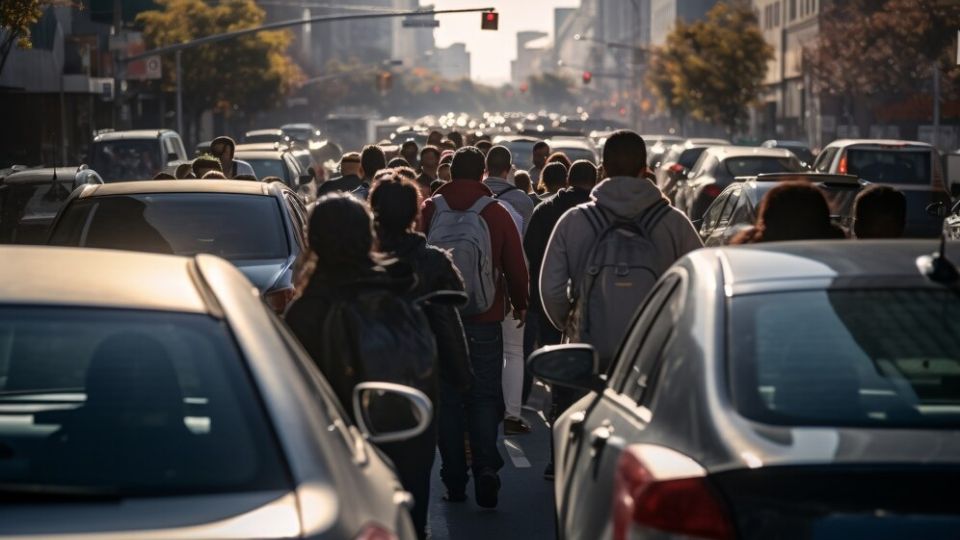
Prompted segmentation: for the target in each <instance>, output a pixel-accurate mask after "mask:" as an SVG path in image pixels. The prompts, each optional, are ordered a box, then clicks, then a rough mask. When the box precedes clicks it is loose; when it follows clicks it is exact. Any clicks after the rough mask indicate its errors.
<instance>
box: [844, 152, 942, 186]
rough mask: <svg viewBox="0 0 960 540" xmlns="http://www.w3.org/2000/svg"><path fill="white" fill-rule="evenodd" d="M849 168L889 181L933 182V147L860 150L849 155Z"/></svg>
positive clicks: (875, 179) (862, 175) (871, 178)
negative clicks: (920, 149) (903, 149)
mask: <svg viewBox="0 0 960 540" xmlns="http://www.w3.org/2000/svg"><path fill="white" fill-rule="evenodd" d="M845 157H846V159H847V172H848V173H849V174H853V175H856V176H859V177H860V178H863V179H864V180H867V181H868V182H880V183H886V184H917V185H930V183H931V178H932V177H931V175H930V161H931V160H930V152H929V151H905V152H904V151H896V150H858V149H855V148H851V149H850V150H847V153H846V155H845Z"/></svg>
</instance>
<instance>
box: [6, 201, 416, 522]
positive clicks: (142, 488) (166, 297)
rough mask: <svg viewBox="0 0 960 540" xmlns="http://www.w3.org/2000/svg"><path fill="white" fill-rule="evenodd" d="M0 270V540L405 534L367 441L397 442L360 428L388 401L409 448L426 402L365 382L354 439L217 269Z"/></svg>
mask: <svg viewBox="0 0 960 540" xmlns="http://www.w3.org/2000/svg"><path fill="white" fill-rule="evenodd" d="M197 183H199V182H197ZM0 260H3V261H4V264H2V265H0V343H2V345H3V346H2V347H0V411H2V417H0V420H2V421H0V449H2V452H3V454H2V455H3V461H2V466H0V485H2V487H0V499H2V501H3V504H2V505H0V536H3V537H17V538H66V537H72V538H75V537H88V538H318V539H345V538H404V539H414V538H416V534H415V533H414V531H413V526H412V523H411V521H410V517H409V514H408V512H407V510H406V508H405V506H406V505H408V504H409V502H410V500H409V499H410V498H409V495H406V493H405V492H404V491H403V489H402V487H401V486H400V483H399V481H398V480H397V477H396V475H395V474H394V471H393V469H392V466H391V465H390V464H389V463H388V462H387V461H386V460H385V459H384V458H383V457H381V454H380V453H379V452H378V451H377V449H376V448H374V447H373V446H372V445H371V444H370V443H371V442H378V441H381V440H389V439H384V438H385V437H388V438H389V437H390V436H391V435H394V436H399V437H401V438H403V435H401V434H400V433H397V432H395V431H393V430H391V431H389V432H383V431H376V430H375V429H373V428H374V426H378V427H379V428H380V429H383V427H385V426H386V425H387V424H384V423H383V421H382V418H380V419H379V420H378V418H377V417H378V407H382V406H383V400H384V399H385V398H389V399H390V401H389V403H390V404H391V406H392V407H396V406H399V407H409V408H410V410H411V413H416V418H417V419H418V420H419V423H418V424H416V425H413V426H396V427H397V428H405V427H411V428H412V429H413V432H412V433H414V434H415V433H417V432H422V431H423V429H425V428H426V427H427V425H428V424H429V422H430V417H431V406H430V402H429V400H428V399H427V398H426V396H424V395H423V394H422V393H421V392H419V391H417V390H414V389H412V388H407V387H403V386H399V385H393V384H385V383H365V384H364V385H362V386H358V387H357V389H356V390H355V398H356V399H355V400H354V403H353V411H354V412H353V414H354V416H355V417H356V419H357V420H356V423H357V425H356V426H355V425H354V423H353V421H351V419H350V416H349V415H347V413H346V412H345V411H344V409H343V407H342V406H341V404H340V403H339V402H338V401H337V398H336V396H335V394H334V393H333V392H332V390H331V389H330V387H329V386H328V384H327V382H326V381H325V379H324V377H323V375H322V374H321V373H320V372H319V370H318V369H317V368H316V366H315V364H314V362H313V360H312V359H311V358H310V357H309V356H308V355H307V354H306V352H305V351H304V350H303V349H302V347H301V346H300V344H299V343H298V342H297V341H296V339H294V338H293V337H292V336H291V334H290V333H289V332H288V331H287V330H286V328H285V326H284V325H283V324H282V323H281V322H280V321H279V320H278V319H277V318H276V317H274V316H273V315H272V314H271V313H270V312H269V310H268V309H267V308H266V307H265V306H264V305H263V303H262V302H260V301H259V300H258V299H257V298H256V297H255V296H253V295H251V294H250V289H251V285H250V282H249V281H247V280H246V279H245V278H244V277H243V275H242V274H240V273H239V272H238V271H237V270H236V269H235V268H234V267H233V266H231V265H230V264H229V263H227V262H226V261H223V260H222V259H219V258H217V257H213V256H210V255H198V256H196V257H191V258H185V257H173V256H169V255H153V254H144V253H131V252H121V251H108V250H88V249H82V250H81V249H68V248H49V247H44V248H37V247H4V248H0ZM394 404H396V405H394ZM367 422H370V423H371V427H370V428H368V427H367ZM407 436H409V435H407Z"/></svg>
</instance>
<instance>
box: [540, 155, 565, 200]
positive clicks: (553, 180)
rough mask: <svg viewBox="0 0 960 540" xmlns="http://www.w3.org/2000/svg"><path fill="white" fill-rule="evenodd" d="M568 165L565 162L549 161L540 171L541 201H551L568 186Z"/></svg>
mask: <svg viewBox="0 0 960 540" xmlns="http://www.w3.org/2000/svg"><path fill="white" fill-rule="evenodd" d="M567 174H568V172H567V167H566V166H564V164H563V163H559V162H553V163H547V165H546V166H545V167H544V168H543V171H542V172H541V173H540V188H541V190H542V192H543V193H542V194H541V195H540V200H541V201H549V200H550V199H551V198H553V197H554V196H555V195H556V194H557V193H558V192H559V191H560V190H561V189H563V188H565V187H566V186H567Z"/></svg>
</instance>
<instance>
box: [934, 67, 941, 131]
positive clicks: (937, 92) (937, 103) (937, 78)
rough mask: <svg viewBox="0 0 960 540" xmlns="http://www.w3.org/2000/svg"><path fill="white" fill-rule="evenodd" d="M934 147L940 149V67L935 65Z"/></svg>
mask: <svg viewBox="0 0 960 540" xmlns="http://www.w3.org/2000/svg"><path fill="white" fill-rule="evenodd" d="M933 146H934V148H940V65H939V64H938V63H936V62H934V64H933Z"/></svg>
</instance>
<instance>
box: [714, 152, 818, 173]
mask: <svg viewBox="0 0 960 540" xmlns="http://www.w3.org/2000/svg"><path fill="white" fill-rule="evenodd" d="M723 163H724V166H725V167H726V168H727V173H729V174H730V175H731V176H756V175H758V174H769V173H779V172H800V171H801V170H803V166H802V165H800V162H799V161H797V158H795V157H761V156H751V157H740V158H727V159H725V160H724V161H723Z"/></svg>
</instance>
